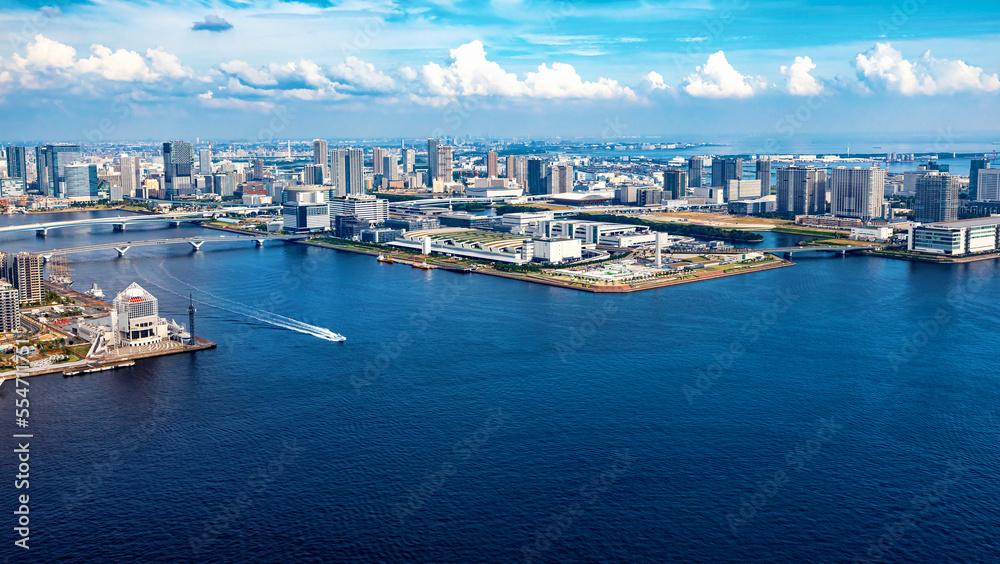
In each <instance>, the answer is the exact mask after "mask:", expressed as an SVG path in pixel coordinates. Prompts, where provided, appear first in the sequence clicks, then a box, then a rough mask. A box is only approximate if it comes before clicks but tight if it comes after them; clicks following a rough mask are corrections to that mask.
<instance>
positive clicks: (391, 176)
mask: <svg viewBox="0 0 1000 564" xmlns="http://www.w3.org/2000/svg"><path fill="white" fill-rule="evenodd" d="M382 178H384V179H386V180H390V181H393V180H400V175H399V165H398V164H397V163H396V156H395V155H393V154H392V153H389V152H388V151H386V154H385V155H384V156H383V157H382Z"/></svg>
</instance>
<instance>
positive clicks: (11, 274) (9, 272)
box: [0, 253, 45, 305]
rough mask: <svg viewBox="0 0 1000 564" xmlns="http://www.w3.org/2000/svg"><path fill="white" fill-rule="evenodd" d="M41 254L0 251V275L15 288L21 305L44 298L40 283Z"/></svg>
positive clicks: (40, 300) (41, 270) (43, 288)
mask: <svg viewBox="0 0 1000 564" xmlns="http://www.w3.org/2000/svg"><path fill="white" fill-rule="evenodd" d="M42 272H43V269H42V256H41V255H35V254H31V253H17V254H16V255H14V254H10V253H0V277H2V278H4V279H5V280H7V282H8V283H10V284H11V285H12V286H14V288H15V289H17V294H18V300H19V301H20V302H21V305H26V304H32V303H41V302H42V301H43V300H44V299H45V286H44V285H43V284H42Z"/></svg>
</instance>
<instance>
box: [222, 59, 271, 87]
mask: <svg viewBox="0 0 1000 564" xmlns="http://www.w3.org/2000/svg"><path fill="white" fill-rule="evenodd" d="M219 68H220V69H221V70H222V72H224V73H226V74H230V75H233V76H236V77H237V78H239V79H240V80H242V81H243V82H245V83H247V84H250V85H253V86H276V85H277V84H278V81H277V80H275V78H274V77H273V76H271V73H270V72H268V71H266V70H263V69H258V68H256V67H253V66H251V65H250V64H249V63H247V62H246V61H240V60H232V61H229V62H228V63H222V64H221V65H219Z"/></svg>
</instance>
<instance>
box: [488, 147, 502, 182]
mask: <svg viewBox="0 0 1000 564" xmlns="http://www.w3.org/2000/svg"><path fill="white" fill-rule="evenodd" d="M499 176H500V175H499V174H497V154H496V153H495V152H493V151H490V152H489V153H487V154H486V178H497V177H499Z"/></svg>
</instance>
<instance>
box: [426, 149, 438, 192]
mask: <svg viewBox="0 0 1000 564" xmlns="http://www.w3.org/2000/svg"><path fill="white" fill-rule="evenodd" d="M440 145H441V141H440V140H438V139H428V140H427V185H428V186H434V181H435V180H436V179H437V178H438V176H439V174H438V162H439V157H438V146H440Z"/></svg>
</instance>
